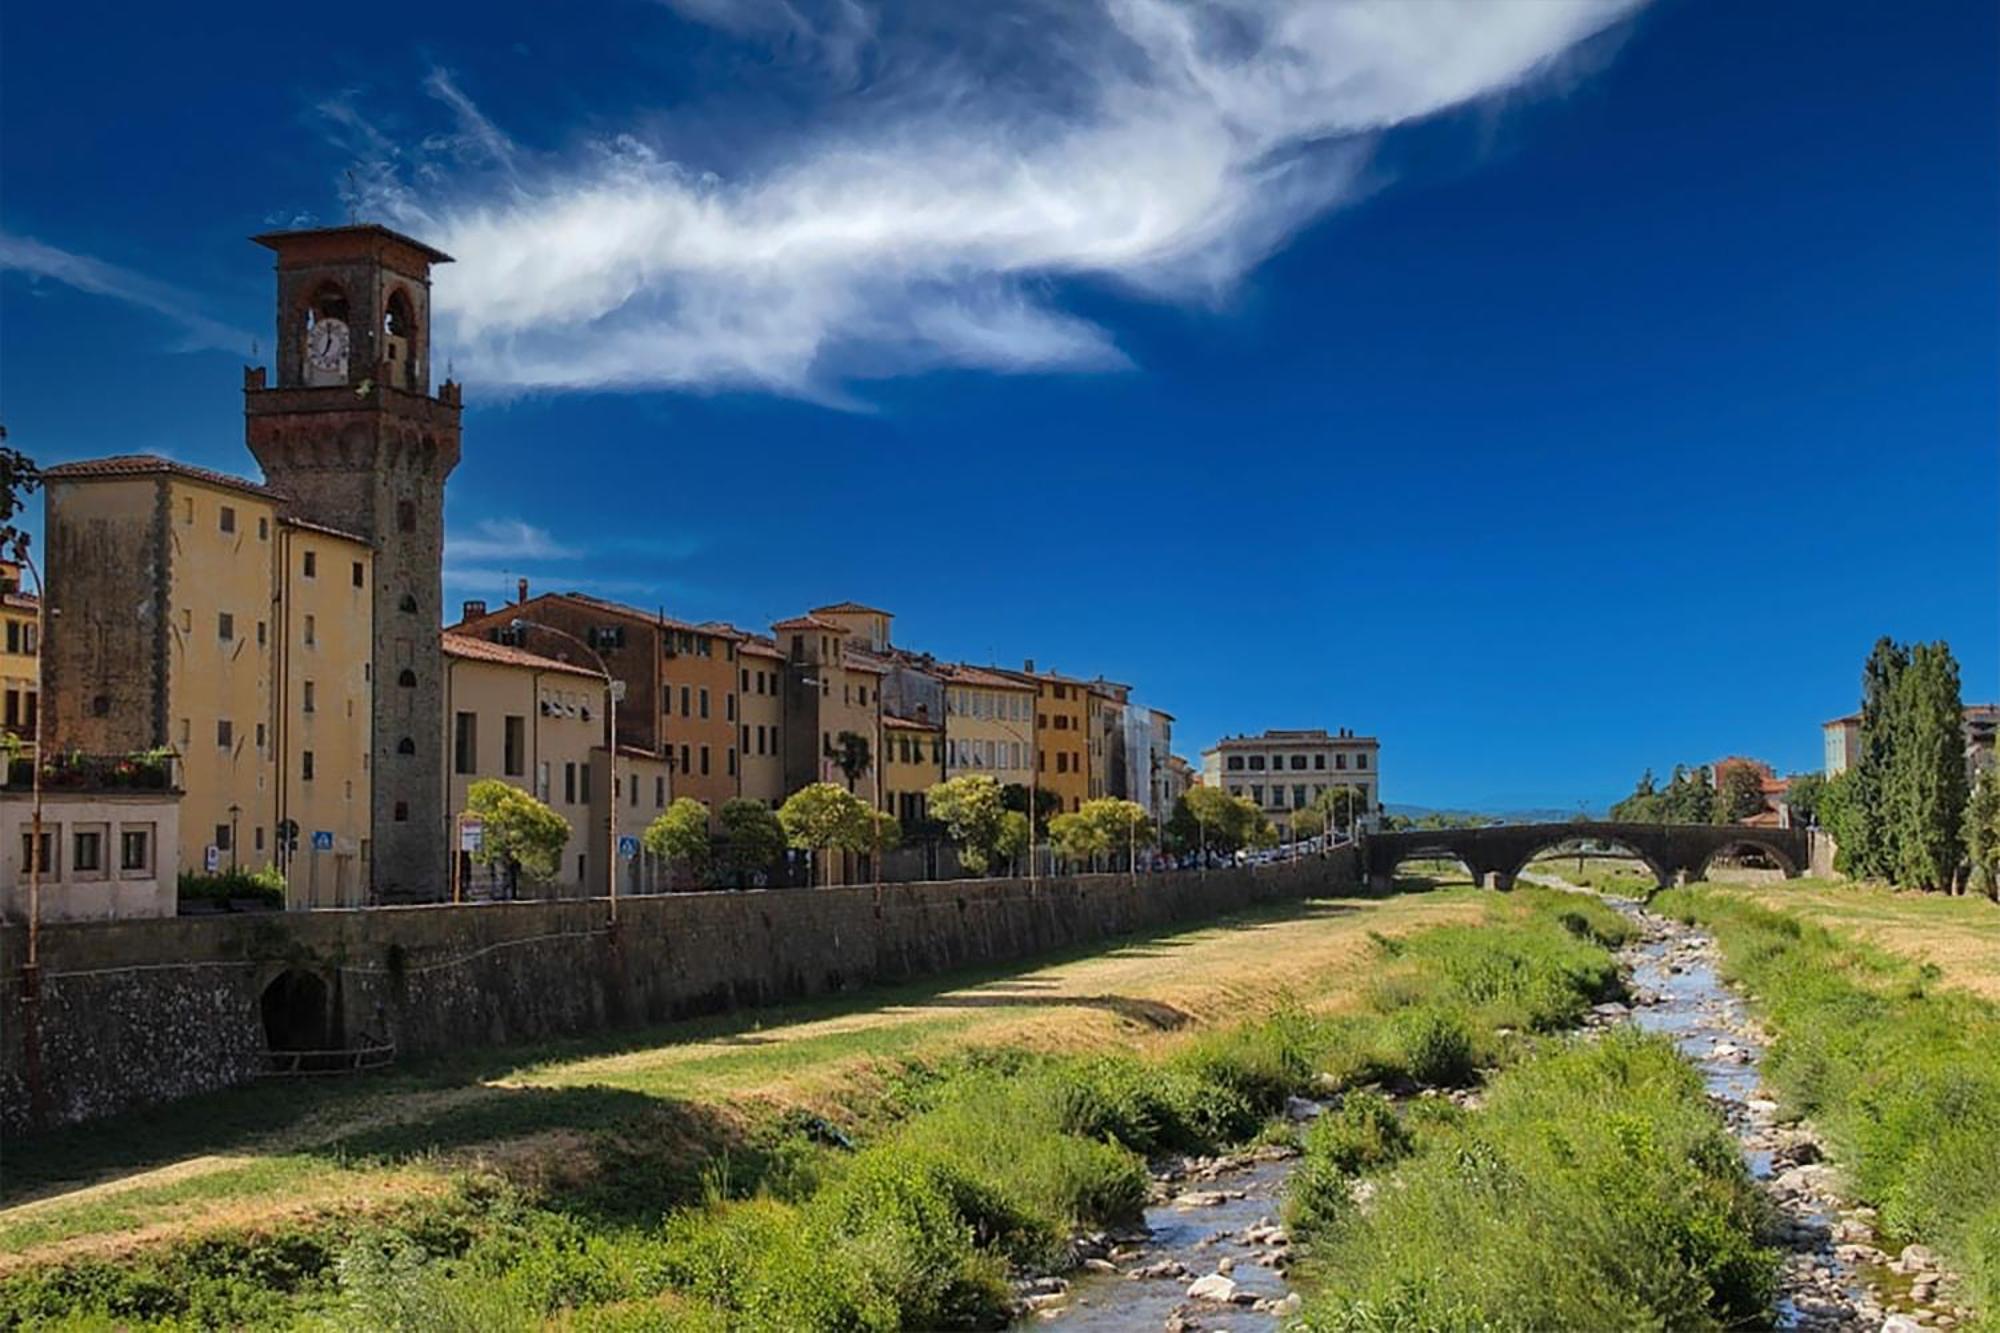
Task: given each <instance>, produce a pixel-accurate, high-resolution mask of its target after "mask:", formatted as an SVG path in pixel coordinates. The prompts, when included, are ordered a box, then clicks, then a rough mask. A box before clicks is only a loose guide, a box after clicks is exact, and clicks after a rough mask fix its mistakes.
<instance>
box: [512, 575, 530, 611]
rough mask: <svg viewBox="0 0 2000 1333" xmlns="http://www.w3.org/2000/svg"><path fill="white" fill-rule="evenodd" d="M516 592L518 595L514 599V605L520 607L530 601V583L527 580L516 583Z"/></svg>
mask: <svg viewBox="0 0 2000 1333" xmlns="http://www.w3.org/2000/svg"><path fill="white" fill-rule="evenodd" d="M514 591H515V594H516V595H515V597H514V604H515V605H516V606H519V605H520V604H521V603H523V602H525V601H527V600H528V581H527V580H526V579H522V580H521V581H520V582H519V583H516V584H515V585H514Z"/></svg>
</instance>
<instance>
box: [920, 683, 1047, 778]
mask: <svg viewBox="0 0 2000 1333" xmlns="http://www.w3.org/2000/svg"><path fill="white" fill-rule="evenodd" d="M939 670H940V674H942V675H943V677H944V697H945V729H944V731H945V747H944V748H945V774H946V776H947V777H954V778H955V777H959V776H961V775H962V774H966V773H983V774H985V775H986V776H988V777H990V778H992V779H994V780H995V781H997V782H999V783H1000V784H1001V785H1002V786H1006V785H1007V784H1009V783H1019V784H1021V785H1022V786H1026V785H1028V783H1029V781H1030V780H1031V779H1032V778H1033V776H1034V762H1035V757H1034V756H1035V686H1034V685H1032V684H1030V683H1029V682H1027V681H1025V680H1019V679H1016V678H1015V677H1013V676H1010V675H1005V674H1003V673H1001V672H999V671H991V670H987V669H985V668H982V667H974V666H947V667H941V668H940V669H939Z"/></svg>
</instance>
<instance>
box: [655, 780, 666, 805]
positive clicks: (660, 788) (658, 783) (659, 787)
mask: <svg viewBox="0 0 2000 1333" xmlns="http://www.w3.org/2000/svg"><path fill="white" fill-rule="evenodd" d="M666 803H667V780H666V778H665V777H664V776H661V775H657V774H656V775H655V776H654V778H653V808H654V809H655V810H658V809H662V808H664V807H665V805H666Z"/></svg>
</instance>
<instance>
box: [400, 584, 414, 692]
mask: <svg viewBox="0 0 2000 1333" xmlns="http://www.w3.org/2000/svg"><path fill="white" fill-rule="evenodd" d="M400 609H402V610H404V611H407V612H409V613H410V614H411V615H415V614H416V613H417V598H416V594H414V593H407V592H406V593H404V594H403V600H402V602H401V604H400ZM412 683H414V682H412Z"/></svg>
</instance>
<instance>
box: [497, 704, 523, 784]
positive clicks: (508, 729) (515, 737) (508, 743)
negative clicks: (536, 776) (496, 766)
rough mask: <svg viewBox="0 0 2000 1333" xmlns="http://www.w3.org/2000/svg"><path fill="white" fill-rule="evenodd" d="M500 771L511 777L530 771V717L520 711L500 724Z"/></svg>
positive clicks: (508, 716)
mask: <svg viewBox="0 0 2000 1333" xmlns="http://www.w3.org/2000/svg"><path fill="white" fill-rule="evenodd" d="M500 771H501V772H502V773H504V774H505V775H506V776H508V777H510V778H518V777H520V776H521V775H522V774H523V773H525V772H527V771H528V719H527V718H526V717H524V716H522V715H520V714H518V713H510V714H508V715H507V717H506V718H505V719H504V720H502V722H501V724H500Z"/></svg>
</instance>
